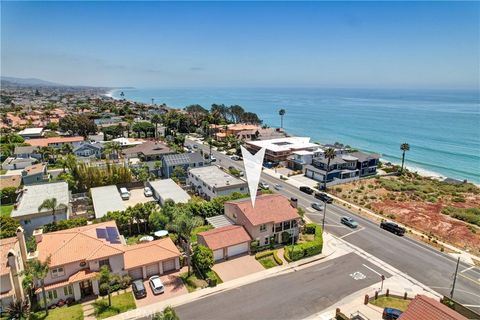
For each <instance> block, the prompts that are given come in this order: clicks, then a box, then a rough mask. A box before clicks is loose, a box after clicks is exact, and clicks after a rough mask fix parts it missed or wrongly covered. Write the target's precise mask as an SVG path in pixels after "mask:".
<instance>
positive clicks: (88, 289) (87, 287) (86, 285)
mask: <svg viewBox="0 0 480 320" xmlns="http://www.w3.org/2000/svg"><path fill="white" fill-rule="evenodd" d="M80 293H81V294H82V298H85V297H88V296H91V295H92V294H93V287H92V281H90V280H84V281H82V282H80Z"/></svg>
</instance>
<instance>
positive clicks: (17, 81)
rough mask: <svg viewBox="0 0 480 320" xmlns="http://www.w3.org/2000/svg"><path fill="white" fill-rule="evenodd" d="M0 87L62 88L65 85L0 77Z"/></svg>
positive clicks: (29, 79)
mask: <svg viewBox="0 0 480 320" xmlns="http://www.w3.org/2000/svg"><path fill="white" fill-rule="evenodd" d="M1 81H2V85H6V84H13V85H17V86H29V87H64V86H65V85H63V84H59V83H55V82H50V81H45V80H41V79H36V78H16V77H3V76H2V77H1Z"/></svg>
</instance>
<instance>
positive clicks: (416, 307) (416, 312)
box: [399, 294, 467, 320]
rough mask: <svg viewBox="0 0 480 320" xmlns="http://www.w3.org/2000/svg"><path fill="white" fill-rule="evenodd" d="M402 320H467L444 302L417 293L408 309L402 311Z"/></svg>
mask: <svg viewBox="0 0 480 320" xmlns="http://www.w3.org/2000/svg"><path fill="white" fill-rule="evenodd" d="M399 319H400V320H418V319H422V320H467V318H465V317H464V316H462V315H461V314H459V313H458V312H456V311H454V310H452V309H450V308H449V307H447V306H446V305H444V304H443V303H441V302H439V301H437V300H435V299H432V298H429V297H427V296H424V295H421V294H419V295H417V296H416V297H415V299H413V300H412V302H410V304H409V305H408V308H407V310H406V311H405V312H404V313H402V315H401V316H400V318H399Z"/></svg>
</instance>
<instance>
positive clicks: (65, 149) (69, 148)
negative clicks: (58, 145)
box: [62, 143, 73, 155]
mask: <svg viewBox="0 0 480 320" xmlns="http://www.w3.org/2000/svg"><path fill="white" fill-rule="evenodd" d="M72 152H73V147H72V145H71V144H70V143H65V144H64V145H63V146H62V154H64V155H67V154H70V153H72Z"/></svg>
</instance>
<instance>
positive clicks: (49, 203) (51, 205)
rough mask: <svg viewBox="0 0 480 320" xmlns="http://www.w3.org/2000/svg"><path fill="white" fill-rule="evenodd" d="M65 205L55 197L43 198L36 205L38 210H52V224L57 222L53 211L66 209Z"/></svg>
mask: <svg viewBox="0 0 480 320" xmlns="http://www.w3.org/2000/svg"><path fill="white" fill-rule="evenodd" d="M66 208H67V205H66V204H64V203H57V198H50V199H45V200H44V201H43V202H42V204H41V205H40V206H39V207H38V211H39V212H40V211H42V210H43V209H47V210H50V211H52V219H53V224H56V223H57V217H56V216H55V213H56V212H57V211H59V210H63V209H66Z"/></svg>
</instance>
